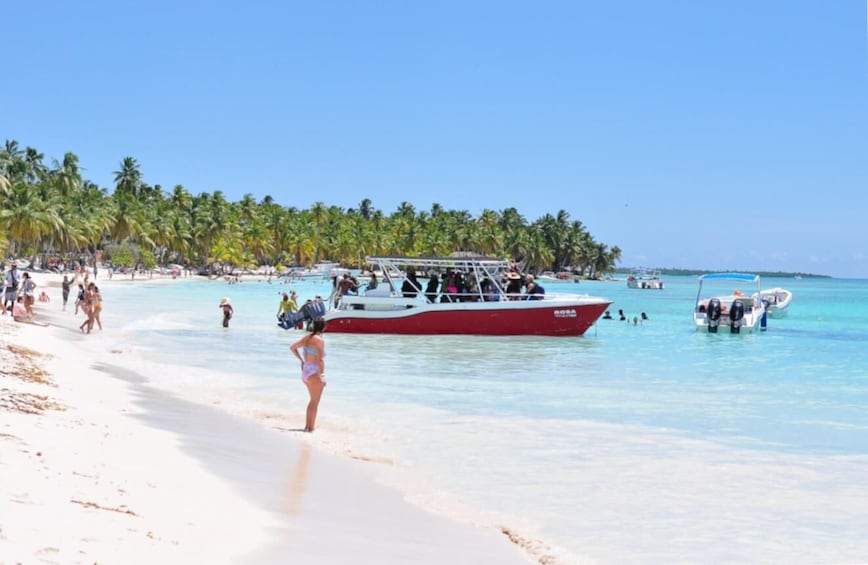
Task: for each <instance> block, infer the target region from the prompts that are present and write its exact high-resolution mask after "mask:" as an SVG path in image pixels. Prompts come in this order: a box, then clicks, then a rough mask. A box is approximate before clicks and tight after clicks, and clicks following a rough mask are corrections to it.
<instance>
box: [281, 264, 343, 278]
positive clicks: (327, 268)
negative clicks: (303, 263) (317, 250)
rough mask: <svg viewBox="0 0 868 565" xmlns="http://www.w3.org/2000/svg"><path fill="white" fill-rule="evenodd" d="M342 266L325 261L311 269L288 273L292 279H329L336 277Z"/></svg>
mask: <svg viewBox="0 0 868 565" xmlns="http://www.w3.org/2000/svg"><path fill="white" fill-rule="evenodd" d="M340 266H341V264H340V263H336V262H334V261H323V262H322V263H317V264H315V265H314V266H313V267H311V268H309V269H295V270H291V271H290V272H289V273H288V276H289V277H290V278H292V279H328V278H331V277H333V276H335V273H336V271H337V270H338V269H339V268H340Z"/></svg>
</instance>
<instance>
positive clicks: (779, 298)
mask: <svg viewBox="0 0 868 565" xmlns="http://www.w3.org/2000/svg"><path fill="white" fill-rule="evenodd" d="M760 295H761V296H762V299H763V302H764V303H765V307H766V310H768V313H769V316H771V317H772V318H782V317H783V316H785V315H786V313H787V308H789V307H790V302H792V301H793V293H792V292H790V291H789V290H787V289H785V288H780V287H777V288H771V289H769V290H763V291H762V292H761V293H760Z"/></svg>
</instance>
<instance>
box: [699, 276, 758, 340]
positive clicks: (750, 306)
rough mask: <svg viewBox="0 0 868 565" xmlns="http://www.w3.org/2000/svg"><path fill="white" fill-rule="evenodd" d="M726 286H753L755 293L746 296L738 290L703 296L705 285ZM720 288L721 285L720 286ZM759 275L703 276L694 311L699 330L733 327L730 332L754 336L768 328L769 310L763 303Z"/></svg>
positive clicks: (715, 330) (714, 331)
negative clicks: (767, 314) (767, 312)
mask: <svg viewBox="0 0 868 565" xmlns="http://www.w3.org/2000/svg"><path fill="white" fill-rule="evenodd" d="M712 283H722V284H727V285H732V283H742V284H753V285H755V288H756V290H755V292H753V293H751V294H750V295H749V296H746V295H745V293H743V292H742V291H740V290H738V289H734V290H732V291H730V292H727V293H721V294H716V293H714V294H710V295H709V296H704V295H703V285H709V284H712ZM718 286H719V285H718ZM761 292H762V291H761V289H760V277H759V275H751V274H743V273H711V274H707V275H702V276H700V277H699V292H698V293H697V295H696V306H694V308H693V325H694V326H696V331H700V332H707V333H717V330H718V329H719V328H720V327H724V328H726V327H729V333H734V334H737V333H742V330H744V333H751V332H755V331H757V330H761V329H762V330H764V329H765V328H766V309H765V305H764V304H763V299H762V294H761Z"/></svg>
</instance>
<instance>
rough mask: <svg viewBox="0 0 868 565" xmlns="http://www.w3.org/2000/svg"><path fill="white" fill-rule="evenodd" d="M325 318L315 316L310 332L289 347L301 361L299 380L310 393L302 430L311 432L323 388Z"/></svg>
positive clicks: (314, 424)
mask: <svg viewBox="0 0 868 565" xmlns="http://www.w3.org/2000/svg"><path fill="white" fill-rule="evenodd" d="M325 325H326V324H325V320H323V319H322V318H317V319H316V320H314V321H313V323H312V324H311V327H310V333H309V334H308V335H306V336H304V337H303V338H301V339H300V340H298V341H296V342H295V343H293V344H292V345H291V346H290V347H289V349H290V351H292V354H293V355H295V356H296V357H297V358H298V360H299V361H301V381H302V382H303V383H304V384H305V386H306V387H307V391H308V393H309V394H310V402H308V404H307V416H306V418H305V421H304V431H306V432H312V431H313V430H314V427H315V426H316V412H317V409H318V408H319V400H320V398H322V391H323V389H324V388H325V385H326V382H325V342H324V341H323V339H322V332H323V330H324V329H325Z"/></svg>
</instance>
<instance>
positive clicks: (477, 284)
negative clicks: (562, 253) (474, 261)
mask: <svg viewBox="0 0 868 565" xmlns="http://www.w3.org/2000/svg"><path fill="white" fill-rule="evenodd" d="M405 275H406V276H405V278H404V282H403V283H402V285H401V294H402V296H404V297H405V298H415V297H416V296H418V295H419V293H422V294H424V296H425V298H426V299H427V300H428V302H430V303H432V304H434V303H436V302H479V301H485V302H498V301H500V300H501V294H502V293H505V295H506V297H507V298H508V299H509V300H541V299H542V298H543V296H544V295H545V288H543V286H542V285H540V284H539V283H538V282H536V280H535V279H534V276H533V275H530V274H528V275H522V274H521V273H519V272H518V271H517V270H516V271H510V272H509V273H507V274H506V275H505V276H504V277H503V278H502V279H501V281H500V284H495V283H494V282H493V281H492V280H491V278H489V277H482V278H480V277H478V276H477V275H476V273H472V272H468V273H465V272H463V271H460V270H456V269H446V272H445V273H444V274H443V275H442V278H441V275H439V274H438V273H431V274H430V275H429V276H428V282H427V283H426V284H425V286H424V289H423V285H422V283H421V282H420V281H419V279H418V277H417V274H416V269H415V268H413V267H407V270H406V271H405ZM372 278H373V279H374V280H375V279H376V275H375V274H373V275H372ZM371 288H372V287H371V286H370V285H369V286H368V290H370V289H371ZM522 288H524V292H522Z"/></svg>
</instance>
